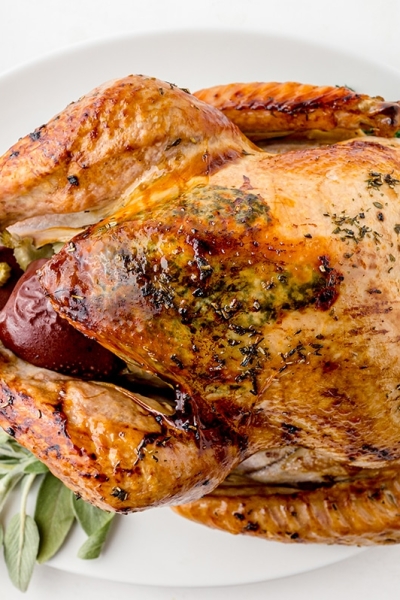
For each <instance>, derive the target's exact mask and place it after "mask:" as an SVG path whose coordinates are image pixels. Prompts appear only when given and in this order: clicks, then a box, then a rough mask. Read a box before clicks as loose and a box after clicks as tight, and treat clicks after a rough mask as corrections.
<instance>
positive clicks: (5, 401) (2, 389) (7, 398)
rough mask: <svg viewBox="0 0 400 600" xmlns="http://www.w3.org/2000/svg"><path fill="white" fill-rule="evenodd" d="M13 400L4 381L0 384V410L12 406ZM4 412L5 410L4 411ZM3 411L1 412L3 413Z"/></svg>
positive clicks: (12, 395)
mask: <svg viewBox="0 0 400 600" xmlns="http://www.w3.org/2000/svg"><path fill="white" fill-rule="evenodd" d="M14 401H15V396H14V394H13V393H12V391H11V390H10V388H9V387H8V386H6V385H5V384H4V383H2V384H1V385H0V410H1V411H2V412H3V410H2V409H6V408H7V407H8V406H12V405H13V404H14ZM4 412H5V411H4ZM4 412H3V414H4Z"/></svg>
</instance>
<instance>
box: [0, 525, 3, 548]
mask: <svg viewBox="0 0 400 600" xmlns="http://www.w3.org/2000/svg"><path fill="white" fill-rule="evenodd" d="M3 541H4V532H3V528H2V526H1V525H0V548H1V546H2V545H3Z"/></svg>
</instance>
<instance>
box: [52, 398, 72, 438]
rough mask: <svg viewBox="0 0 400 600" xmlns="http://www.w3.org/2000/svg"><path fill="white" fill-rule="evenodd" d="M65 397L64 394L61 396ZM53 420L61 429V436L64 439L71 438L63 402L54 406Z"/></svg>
mask: <svg viewBox="0 0 400 600" xmlns="http://www.w3.org/2000/svg"><path fill="white" fill-rule="evenodd" d="M63 395H64V394H63V392H61V396H63ZM53 418H54V423H55V424H56V425H58V427H59V435H60V434H62V435H63V436H64V437H66V438H69V434H68V431H67V416H66V414H65V413H64V411H63V404H62V400H61V401H60V402H59V403H58V404H56V405H55V406H54V409H53Z"/></svg>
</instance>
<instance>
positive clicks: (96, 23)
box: [0, 0, 400, 600]
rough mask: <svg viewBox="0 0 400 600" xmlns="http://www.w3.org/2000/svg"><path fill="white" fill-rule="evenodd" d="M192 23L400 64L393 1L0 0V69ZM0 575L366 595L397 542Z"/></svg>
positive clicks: (394, 587) (104, 590) (37, 587)
mask: <svg viewBox="0 0 400 600" xmlns="http://www.w3.org/2000/svg"><path fill="white" fill-rule="evenodd" d="M196 27H199V28H200V27H212V28H221V27H226V28H232V27H233V28H244V29H250V28H253V29H255V30H258V31H268V32H272V33H282V34H285V35H289V36H295V37H296V38H300V39H305V40H309V41H313V42H319V43H321V42H322V43H324V44H326V45H328V46H331V47H333V48H340V49H341V50H346V51H349V52H351V53H352V54H358V55H360V56H363V57H366V58H369V59H372V60H374V61H378V62H381V63H385V64H387V65H390V66H393V67H396V68H397V69H400V0H380V1H379V2H378V1H377V0H375V1H374V0H335V1H332V0H329V1H326V0H281V1H279V0H273V1H270V0H264V1H262V0H240V1H238V0H199V1H197V2H192V1H190V0H186V1H182V0H141V1H140V2H139V1H137V0H108V1H106V0H0V74H1V72H4V71H6V70H8V69H11V68H13V67H14V66H16V65H17V64H20V63H23V62H25V61H27V60H31V59H34V58H35V57H39V56H41V55H44V54H47V53H49V52H51V51H53V50H57V49H60V48H62V47H65V46H69V45H71V44H75V43H77V42H82V41H87V40H91V39H95V38H99V37H103V36H110V35H115V34H119V33H128V32H144V31H160V30H166V29H171V28H173V29H177V28H196ZM227 55H229V53H227ZM398 98H400V89H399V93H398ZM391 99H392V100H394V99H395V98H391ZM166 552H168V548H166ZM223 559H224V557H221V560H223ZM134 561H135V556H132V562H134ZM149 561H151V556H149ZM154 569H157V565H156V564H154ZM0 581H1V583H0V598H1V600H3V599H5V598H12V599H18V598H20V597H21V598H23V597H24V598H28V599H29V600H39V599H40V600H50V599H51V600H53V599H54V598H57V600H67V599H68V600H71V597H73V598H77V599H80V598H85V600H106V599H107V600H114V598H115V599H116V598H136V599H140V600H201V599H204V598H207V599H211V600H222V599H225V598H229V600H239V599H240V600H242V599H246V600H247V599H249V600H258V599H261V598H262V599H263V600H264V599H265V598H272V599H275V598H279V599H283V600H286V599H287V600H289V598H290V599H292V597H293V596H295V598H296V600H303V599H306V598H307V600H310V599H314V598H324V600H325V599H326V600H330V599H332V600H333V598H335V600H336V599H337V598H338V597H340V598H342V599H343V600H347V599H350V598H351V599H355V600H358V599H359V598H360V599H363V600H370V599H371V600H372V599H374V600H376V598H391V597H394V598H398V597H399V596H400V546H399V547H391V548H373V549H369V550H367V551H365V552H363V553H362V554H359V555H358V556H356V557H353V558H351V559H349V560H346V561H344V562H341V563H337V564H336V565H333V566H331V567H327V568H323V569H319V570H317V571H314V572H311V573H306V574H303V575H297V576H294V577H290V578H285V579H281V580H275V581H269V582H265V583H262V584H254V585H250V586H238V587H235V588H233V587H231V588H218V589H216V588H214V589H171V588H169V589H168V588H164V589H161V588H152V587H143V586H132V585H125V584H115V583H111V582H107V581H100V580H94V579H90V578H85V577H81V576H76V575H71V574H67V573H63V572H60V571H57V570H55V569H52V568H49V567H46V566H42V567H38V568H37V569H36V571H35V574H34V577H33V580H32V583H31V586H30V588H29V590H28V592H27V593H26V594H25V595H23V594H21V593H20V592H18V591H17V590H15V589H14V588H13V587H12V585H11V584H10V582H9V581H8V576H7V573H6V570H5V567H4V564H3V562H2V560H1V559H0Z"/></svg>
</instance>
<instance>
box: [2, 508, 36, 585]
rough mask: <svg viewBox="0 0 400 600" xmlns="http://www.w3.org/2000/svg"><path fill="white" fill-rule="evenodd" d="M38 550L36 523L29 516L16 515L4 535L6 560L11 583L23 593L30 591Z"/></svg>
mask: <svg viewBox="0 0 400 600" xmlns="http://www.w3.org/2000/svg"><path fill="white" fill-rule="evenodd" d="M38 548H39V531H38V528H37V525H36V523H35V521H34V520H33V519H32V517H30V516H29V515H24V514H17V515H14V517H13V518H12V519H11V521H10V522H9V524H8V526H7V529H6V532H5V535H4V559H5V562H6V565H7V570H8V574H9V576H10V579H11V581H12V582H13V584H14V585H15V587H17V588H18V589H19V590H21V592H25V591H26V590H27V589H28V585H29V582H30V579H31V577H32V573H33V569H34V566H35V561H36V556H37V553H38Z"/></svg>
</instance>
